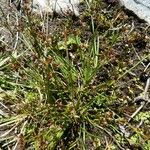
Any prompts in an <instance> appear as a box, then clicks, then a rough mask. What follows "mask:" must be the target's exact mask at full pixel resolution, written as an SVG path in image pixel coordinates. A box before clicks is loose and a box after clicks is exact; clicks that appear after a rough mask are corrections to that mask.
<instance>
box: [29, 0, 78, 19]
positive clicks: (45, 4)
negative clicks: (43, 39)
mask: <svg viewBox="0 0 150 150" xmlns="http://www.w3.org/2000/svg"><path fill="white" fill-rule="evenodd" d="M32 6H33V11H35V12H39V13H41V12H50V13H52V12H54V11H55V12H57V13H60V14H66V13H68V12H72V13H74V14H75V15H76V16H78V15H79V8H78V6H79V0H33V3H32Z"/></svg>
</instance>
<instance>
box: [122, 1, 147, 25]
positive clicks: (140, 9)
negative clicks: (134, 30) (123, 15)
mask: <svg viewBox="0 0 150 150" xmlns="http://www.w3.org/2000/svg"><path fill="white" fill-rule="evenodd" d="M119 1H120V3H121V4H122V5H124V6H125V7H126V8H127V9H129V10H131V11H133V12H134V13H135V14H136V15H137V16H138V17H139V18H140V19H143V20H145V21H146V22H147V23H148V24H149V25H150V0H119Z"/></svg>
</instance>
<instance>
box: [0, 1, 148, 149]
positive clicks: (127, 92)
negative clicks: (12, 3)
mask: <svg viewBox="0 0 150 150" xmlns="http://www.w3.org/2000/svg"><path fill="white" fill-rule="evenodd" d="M85 6H86V8H87V9H86V10H85V11H84V12H82V14H81V16H80V18H79V19H78V20H75V21H74V20H73V19H72V18H71V16H70V17H68V18H61V19H58V18H53V19H52V18H51V16H45V17H43V18H40V17H39V16H36V15H31V14H29V12H28V11H27V10H25V12H26V13H24V14H22V15H20V13H18V12H16V11H15V10H11V15H10V18H9V19H8V16H7V15H9V14H4V16H3V18H4V19H3V21H2V23H1V25H0V28H1V29H5V30H6V31H5V34H6V32H7V33H9V34H8V35H9V37H8V40H7V38H4V36H6V35H5V34H4V33H2V34H1V35H0V48H1V51H0V86H1V88H0V148H1V149H13V150H15V149H19V150H23V149H37V150H38V149H39V150H45V149H48V150H52V149H64V150H66V149H83V150H88V149H91V150H93V149H99V150H101V149H112V150H113V149H136V148H137V149H138V148H141V149H145V150H148V149H150V144H149V143H150V137H149V129H150V127H149V124H150V122H149V112H148V111H149V108H148V105H149V104H148V103H147V105H146V106H145V107H144V108H143V110H140V112H139V113H138V114H137V115H136V116H135V118H132V120H130V121H129V118H130V116H132V114H133V113H134V112H135V111H136V110H137V109H138V107H139V106H138V105H135V102H133V100H134V98H135V97H137V96H138V95H140V94H141V93H143V92H144V88H145V84H143V83H142V82H141V81H140V79H139V78H140V74H141V73H143V72H144V73H149V66H148V65H149V60H150V53H149V48H150V46H149V44H150V42H149V41H148V40H149V34H148V31H149V28H147V29H142V28H140V27H139V26H137V27H136V26H131V25H133V23H136V22H137V21H135V22H134V21H133V20H132V23H131V21H130V18H128V17H127V16H126V15H125V13H124V12H123V11H122V10H121V9H120V8H119V6H114V7H115V8H113V7H111V6H108V5H106V4H105V3H104V2H102V1H93V2H91V3H88V2H86V3H85ZM104 8H106V10H104ZM1 11H3V10H1ZM2 14H3V13H2ZM47 17H50V18H49V19H48V18H47ZM10 20H11V21H10ZM53 22H55V24H53ZM6 25H7V26H6ZM143 26H145V24H144V25H143ZM56 29H57V30H56ZM141 30H142V31H141ZM141 33H142V34H141ZM140 41H142V43H143V44H142V45H140V44H141V43H139V42H140ZM144 79H145V80H144V82H145V81H147V79H148V76H146V78H144ZM145 83H146V82H145ZM148 92H149V91H148ZM131 100H132V101H131Z"/></svg>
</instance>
